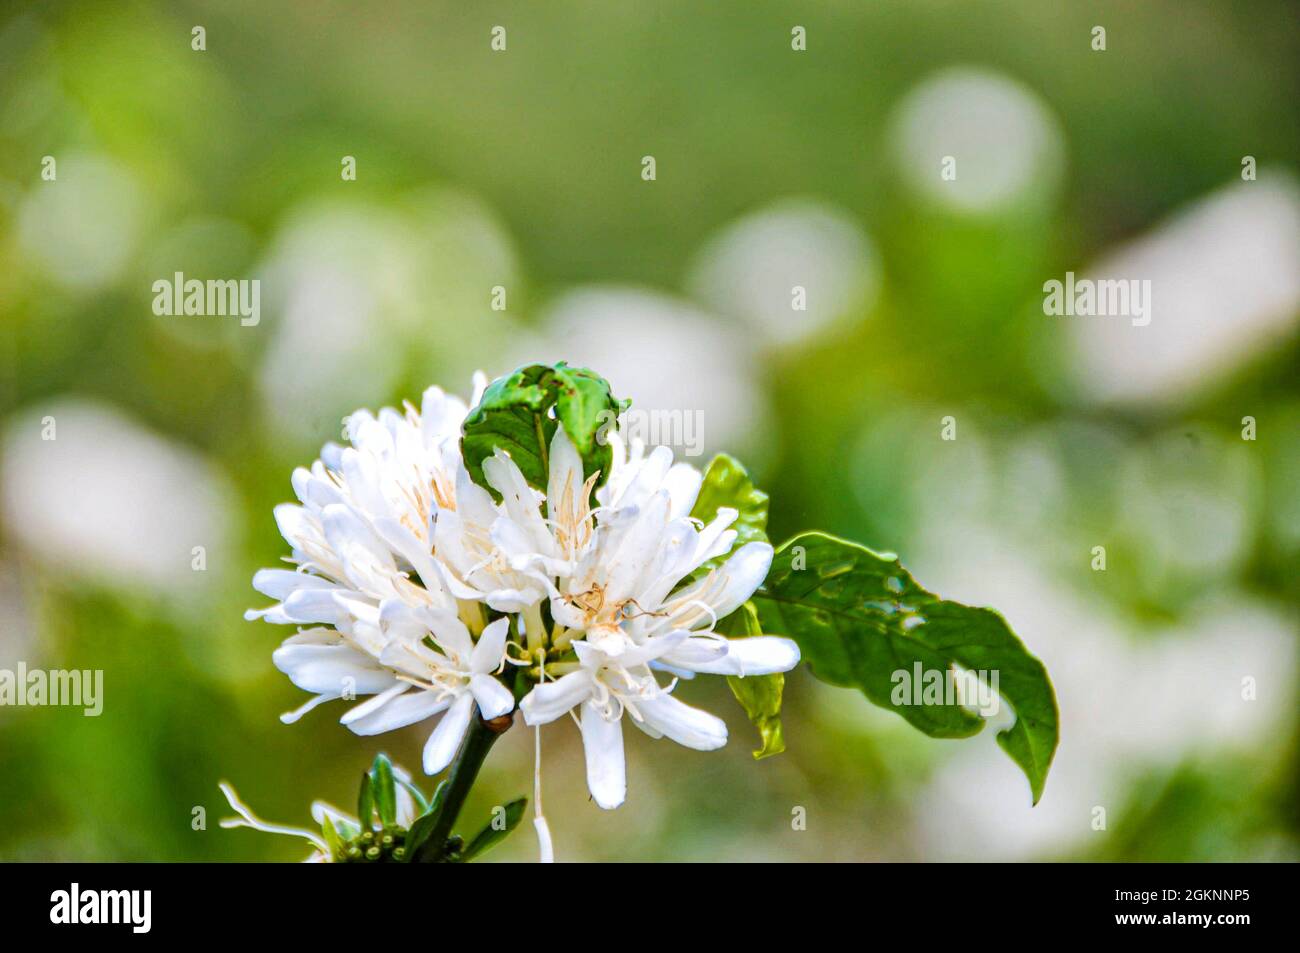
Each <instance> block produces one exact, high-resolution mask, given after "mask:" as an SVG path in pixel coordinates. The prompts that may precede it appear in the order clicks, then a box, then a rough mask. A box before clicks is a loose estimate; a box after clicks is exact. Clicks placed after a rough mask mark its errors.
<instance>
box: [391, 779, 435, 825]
mask: <svg viewBox="0 0 1300 953" xmlns="http://www.w3.org/2000/svg"><path fill="white" fill-rule="evenodd" d="M397 783H398V784H400V785H401V786H402V787H404V788H406V791H407V793H408V794H410V795H411V800H412V801H414V802H415V816H416V817H419V816H420V815H421V814H424V813H425V812H426V811H428V810H429V799H428V798H426V797H425V796H424V792H423V791H421V790H420V789H419V788H417V787H416V786H415V785H414V784H412V783H411V782H410V781H404V780H402V779H401V778H398V779H397Z"/></svg>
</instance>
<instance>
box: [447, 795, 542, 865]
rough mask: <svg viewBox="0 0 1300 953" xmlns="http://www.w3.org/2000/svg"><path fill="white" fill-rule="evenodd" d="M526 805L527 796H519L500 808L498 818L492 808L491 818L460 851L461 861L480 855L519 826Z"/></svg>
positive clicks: (465, 861)
mask: <svg viewBox="0 0 1300 953" xmlns="http://www.w3.org/2000/svg"><path fill="white" fill-rule="evenodd" d="M527 806H528V798H526V797H521V798H518V799H516V800H514V801H511V802H510V803H509V804H507V805H505V807H504V808H502V812H503V813H502V816H501V817H500V818H498V817H497V816H496V811H495V810H493V812H492V814H493V817H492V820H490V821H489V822H488V824H487V826H486V827H484V828H483V829H482V830H481V831H479V832H478V833H477V834H475V835H474V839H473V840H472V841H470V842H469V846H468V847H466V848H465V849H464V850H463V851H461V855H460V860H461V863H468V862H469V861H471V860H474V859H475V858H476V857H481V856H482V855H483V854H486V853H487V852H488V851H489V850H491V849H492V848H493V847H495V846H496V845H497V844H499V843H501V842H502V841H503V840H505V839H506V835H507V834H509V833H510V832H511V831H512V830H514V829H515V828H516V827H518V826H519V822H520V821H521V820H523V817H524V808H525V807H527Z"/></svg>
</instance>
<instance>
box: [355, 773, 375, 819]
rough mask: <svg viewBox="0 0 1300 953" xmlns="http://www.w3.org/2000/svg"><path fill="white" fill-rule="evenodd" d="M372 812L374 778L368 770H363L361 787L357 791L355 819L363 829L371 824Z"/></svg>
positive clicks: (373, 811) (373, 809) (373, 805)
mask: <svg viewBox="0 0 1300 953" xmlns="http://www.w3.org/2000/svg"><path fill="white" fill-rule="evenodd" d="M374 813H375V789H374V779H373V778H372V777H371V776H370V772H369V771H363V772H362V773H361V789H360V790H359V791H358V792H357V820H359V821H360V822H361V829H362V830H363V831H368V830H370V828H371V827H372V826H373V824H374Z"/></svg>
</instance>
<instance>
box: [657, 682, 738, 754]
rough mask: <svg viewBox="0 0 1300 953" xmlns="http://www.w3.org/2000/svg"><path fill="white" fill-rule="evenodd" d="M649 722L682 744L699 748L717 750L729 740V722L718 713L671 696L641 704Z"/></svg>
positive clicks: (699, 749) (665, 735)
mask: <svg viewBox="0 0 1300 953" xmlns="http://www.w3.org/2000/svg"><path fill="white" fill-rule="evenodd" d="M637 711H638V712H640V714H641V716H642V718H643V719H644V720H645V722H646V724H647V725H649V726H650V727H651V728H653V729H655V730H656V731H659V732H662V733H663V735H664V737H666V738H671V739H672V740H673V741H675V742H677V743H678V744H679V745H685V746H686V747H688V748H695V749H696V750H698V751H713V750H715V749H717V748H721V747H722V746H723V745H725V744H726V743H727V725H726V722H724V721H723V720H722V719H721V718H718V717H717V716H716V715H710V714H709V713H708V712H706V711H700V710H699V709H698V708H692V707H691V706H690V705H687V704H684V703H683V702H679V701H678V700H677V699H676V698H673V697H672V696H671V695H660V696H659V697H658V698H651V699H648V700H641V701H639V702H638V703H637Z"/></svg>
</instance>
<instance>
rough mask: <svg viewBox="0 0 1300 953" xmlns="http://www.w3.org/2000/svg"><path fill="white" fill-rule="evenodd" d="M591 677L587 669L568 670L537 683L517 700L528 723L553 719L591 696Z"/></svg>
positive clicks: (539, 722) (543, 722)
mask: <svg viewBox="0 0 1300 953" xmlns="http://www.w3.org/2000/svg"><path fill="white" fill-rule="evenodd" d="M591 691H592V678H591V673H590V672H589V671H587V670H585V669H584V670H582V671H578V672H570V673H569V674H568V675H565V676H563V677H562V678H559V679H557V680H556V681H554V682H546V683H545V684H542V685H538V686H536V687H535V688H533V690H532V691H531V692H529V693H528V694H527V695H525V696H524V697H523V698H522V699H521V700H520V702H519V710H520V711H521V712H523V714H524V722H525V723H526V724H528V725H544V724H546V723H547V722H550V721H554V720H555V719H557V718H559V717H560V716H561V715H563V714H565V713H566V712H568V711H570V710H571V709H573V708H574V706H576V705H579V704H581V703H582V702H584V701H585V700H586V699H588V698H590V697H591Z"/></svg>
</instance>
